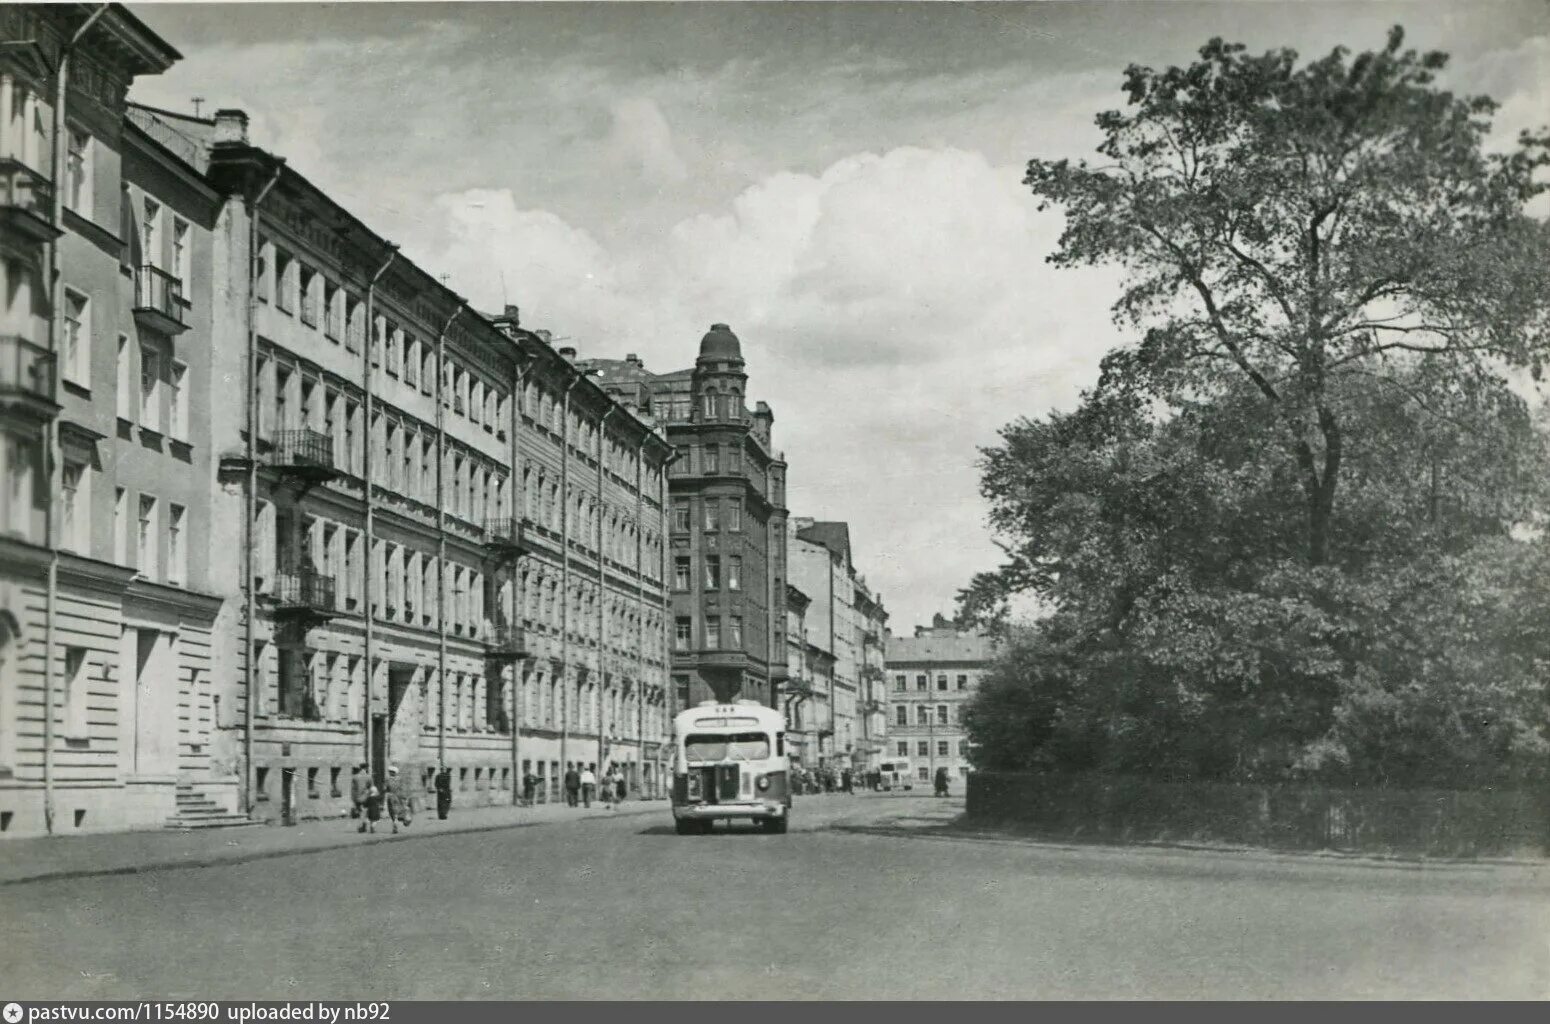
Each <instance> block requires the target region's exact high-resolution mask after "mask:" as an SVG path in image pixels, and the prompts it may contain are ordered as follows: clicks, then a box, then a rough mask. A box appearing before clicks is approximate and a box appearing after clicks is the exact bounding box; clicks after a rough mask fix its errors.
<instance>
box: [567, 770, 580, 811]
mask: <svg viewBox="0 0 1550 1024" xmlns="http://www.w3.org/2000/svg"><path fill="white" fill-rule="evenodd" d="M580 796H581V773H580V772H578V771H577V770H576V764H575V762H573V761H566V762H565V803H566V806H568V807H575V806H576V803H577V801H578V799H579V798H580Z"/></svg>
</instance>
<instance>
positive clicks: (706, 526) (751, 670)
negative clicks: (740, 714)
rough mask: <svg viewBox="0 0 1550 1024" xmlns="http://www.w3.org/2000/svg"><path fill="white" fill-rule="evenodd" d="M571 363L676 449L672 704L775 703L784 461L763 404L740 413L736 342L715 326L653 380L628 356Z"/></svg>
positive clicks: (672, 468) (780, 669)
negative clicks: (674, 367) (679, 363)
mask: <svg viewBox="0 0 1550 1024" xmlns="http://www.w3.org/2000/svg"><path fill="white" fill-rule="evenodd" d="M577 365H578V366H579V367H581V368H582V369H583V372H588V373H591V374H593V375H594V376H595V377H596V379H597V382H598V384H600V385H601V386H602V388H603V390H604V391H605V392H606V393H608V394H609V395H611V396H613V397H614V398H615V399H617V400H619V401H621V402H623V403H624V404H625V406H626V407H627V408H633V409H636V410H639V411H640V412H642V413H649V414H650V415H651V416H652V417H653V419H654V422H656V423H659V424H662V425H663V426H664V427H665V429H666V431H667V437H668V440H669V441H670V442H671V444H672V446H673V454H672V462H671V463H670V464H669V469H668V491H669V500H670V502H671V506H670V515H669V517H668V530H669V546H668V551H667V565H666V570H667V573H666V576H667V580H668V583H669V585H670V588H671V612H672V620H673V621H672V622H671V623H670V625H669V630H670V633H669V635H670V637H671V641H672V680H673V687H672V695H673V698H674V702H675V704H676V706H677V707H679V708H683V707H688V706H691V705H693V704H694V703H696V702H698V701H701V700H711V699H714V700H718V701H723V702H726V701H731V700H736V699H740V698H741V699H750V700H757V701H759V703H761V704H764V705H767V706H772V707H773V706H775V700H776V695H777V693H778V692H779V689H780V686H781V684H782V683H783V682H784V681H785V678H786V672H787V668H786V637H785V625H786V607H785V604H786V516H787V511H786V462H785V458H784V456H783V455H782V454H781V453H780V452H778V451H776V450H775V447H774V443H773V439H772V436H773V428H774V421H775V415H774V413H773V412H771V410H770V407H769V406H768V405H767V404H765V403H764V402H759V403H757V404H756V405H755V406H754V408H753V410H752V412H750V411H749V409H748V407H747V405H746V396H747V390H748V374H747V372H746V371H745V365H744V362H743V353H742V345H741V343H740V342H739V340H738V338H737V335H735V334H734V333H732V330H731V328H729V327H728V326H727V325H726V324H714V325H712V327H711V329H710V331H709V332H707V333H706V334H705V336H704V337H703V338H702V339H701V340H700V350H699V355H698V357H697V358H696V359H695V361H694V366H693V368H692V369H686V370H678V371H674V372H672V373H663V374H653V373H650V372H648V371H647V370H646V368H645V366H644V365H643V364H642V362H641V360H640V359H639V358H637V357H636V356H634V355H628V356H626V357H625V358H624V359H622V360H616V359H591V360H583V361H580V362H578V364H577Z"/></svg>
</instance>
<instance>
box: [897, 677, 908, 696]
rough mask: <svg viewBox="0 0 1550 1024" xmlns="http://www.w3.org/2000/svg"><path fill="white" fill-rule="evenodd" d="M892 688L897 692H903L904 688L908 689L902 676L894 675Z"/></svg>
mask: <svg viewBox="0 0 1550 1024" xmlns="http://www.w3.org/2000/svg"><path fill="white" fill-rule="evenodd" d="M893 688H894V690H895V691H897V692H898V693H903V692H904V691H905V690H907V689H909V686H908V684H907V682H906V680H905V678H904V677H903V676H894V677H893Z"/></svg>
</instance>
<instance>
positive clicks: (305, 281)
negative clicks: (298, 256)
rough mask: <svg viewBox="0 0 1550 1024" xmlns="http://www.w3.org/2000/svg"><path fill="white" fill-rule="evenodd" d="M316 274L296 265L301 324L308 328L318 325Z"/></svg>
mask: <svg viewBox="0 0 1550 1024" xmlns="http://www.w3.org/2000/svg"><path fill="white" fill-rule="evenodd" d="M317 277H318V275H317V272H316V271H314V270H313V269H312V268H311V267H306V266H301V265H299V264H298V266H297V273H296V280H297V282H298V286H299V287H298V290H299V291H300V292H301V322H302V323H304V324H306V325H307V326H308V327H316V326H317V325H318V295H317V287H316V282H317Z"/></svg>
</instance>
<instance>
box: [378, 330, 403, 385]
mask: <svg viewBox="0 0 1550 1024" xmlns="http://www.w3.org/2000/svg"><path fill="white" fill-rule="evenodd" d="M400 333H401V332H400V331H399V329H398V325H397V324H395V323H393V322H391V321H389V322H388V323H387V325H386V326H385V327H384V328H383V330H382V356H383V358H384V359H385V360H386V361H387V372H388V376H390V377H397V376H398V375H399V351H400V350H399V347H398V338H399V335H400Z"/></svg>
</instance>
